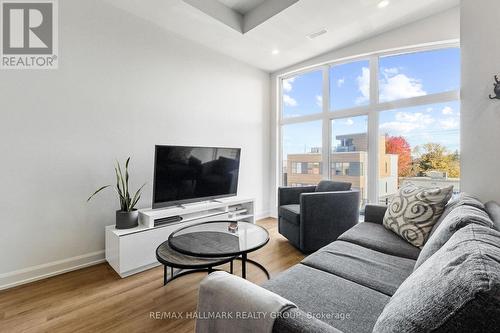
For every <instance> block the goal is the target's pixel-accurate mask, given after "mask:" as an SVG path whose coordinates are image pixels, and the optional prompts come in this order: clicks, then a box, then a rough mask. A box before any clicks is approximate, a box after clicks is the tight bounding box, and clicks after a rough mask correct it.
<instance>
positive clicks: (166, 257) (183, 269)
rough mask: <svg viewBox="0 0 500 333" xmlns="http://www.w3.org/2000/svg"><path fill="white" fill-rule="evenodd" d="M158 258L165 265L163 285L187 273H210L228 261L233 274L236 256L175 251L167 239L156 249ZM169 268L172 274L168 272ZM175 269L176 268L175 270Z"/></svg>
mask: <svg viewBox="0 0 500 333" xmlns="http://www.w3.org/2000/svg"><path fill="white" fill-rule="evenodd" d="M156 259H157V260H158V261H159V262H160V263H161V264H162V265H163V285H164V286H165V285H166V284H167V283H169V282H170V281H172V280H174V279H177V278H178V277H181V276H183V275H186V274H190V273H198V272H207V273H209V274H210V273H212V272H213V271H218V270H219V269H216V268H214V267H215V266H219V265H223V264H225V263H228V262H229V263H230V266H229V267H230V271H229V272H230V273H231V274H232V273H233V260H234V259H235V257H234V256H233V257H224V258H204V257H203V258H202V257H193V256H188V255H185V254H182V253H179V252H177V251H175V250H174V249H172V248H171V247H170V245H169V244H168V241H165V242H163V243H161V244H160V246H158V248H157V249H156ZM169 268H170V275H169V274H168V270H169ZM174 269H176V270H175V271H174Z"/></svg>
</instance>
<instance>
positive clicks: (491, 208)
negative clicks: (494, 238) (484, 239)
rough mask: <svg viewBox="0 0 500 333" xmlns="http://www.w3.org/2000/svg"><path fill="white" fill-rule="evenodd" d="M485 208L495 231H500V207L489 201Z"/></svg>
mask: <svg viewBox="0 0 500 333" xmlns="http://www.w3.org/2000/svg"><path fill="white" fill-rule="evenodd" d="M485 207H486V211H487V212H488V215H489V216H490V218H491V220H492V221H493V224H494V225H495V229H496V230H498V231H500V205H499V204H498V203H496V202H495V201H488V202H487V203H486V205H485Z"/></svg>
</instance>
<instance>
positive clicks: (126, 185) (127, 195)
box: [124, 157, 130, 200]
mask: <svg viewBox="0 0 500 333" xmlns="http://www.w3.org/2000/svg"><path fill="white" fill-rule="evenodd" d="M129 163H130V157H129V158H127V161H126V162H125V189H124V191H125V196H126V197H127V200H129V199H130V194H129V192H128V180H129V174H128V164H129Z"/></svg>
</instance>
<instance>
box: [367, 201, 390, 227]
mask: <svg viewBox="0 0 500 333" xmlns="http://www.w3.org/2000/svg"><path fill="white" fill-rule="evenodd" d="M386 210H387V206H384V205H366V207H365V222H371V223H378V224H382V222H383V221H384V215H385V211H386Z"/></svg>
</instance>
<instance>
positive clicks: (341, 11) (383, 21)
mask: <svg viewBox="0 0 500 333" xmlns="http://www.w3.org/2000/svg"><path fill="white" fill-rule="evenodd" d="M107 1H108V2H109V3H111V4H112V5H114V6H116V7H118V8H121V9H123V10H126V11H128V12H130V13H133V14H134V15H137V16H139V17H142V18H143V19H146V20H148V21H150V22H152V23H154V24H156V25H158V26H160V27H162V28H164V29H166V30H169V31H171V32H174V33H176V34H179V35H181V36H183V37H185V38H187V39H189V40H192V41H194V42H197V43H200V44H203V45H205V46H207V47H209V48H212V49H214V50H216V51H218V52H221V53H224V54H226V55H229V56H231V57H233V58H236V59H239V60H241V61H243V62H246V63H248V64H250V65H253V66H255V67H258V68H261V69H263V70H266V71H270V72H272V71H276V70H278V69H281V68H284V67H288V66H290V65H293V64H295V63H298V62H300V61H303V60H306V59H309V58H311V57H314V56H317V55H319V54H322V53H324V52H327V51H330V50H333V49H336V48H340V47H343V46H346V45H348V44H351V43H354V42H356V41H359V40H362V39H365V38H368V37H371V36H374V35H377V34H379V33H381V32H384V31H387V30H391V29H394V28H397V27H399V26H402V25H405V24H408V23H411V22H414V21H417V20H419V19H422V18H425V17H427V16H430V15H433V14H436V13H439V12H441V11H444V10H446V9H449V8H452V7H455V6H458V4H459V2H460V0H418V1H415V0H391V1H390V5H389V6H387V7H386V8H384V9H379V8H378V7H377V4H378V2H379V0H300V1H298V2H297V3H295V4H293V5H292V6H290V7H288V8H286V9H285V10H283V11H282V12H280V13H278V14H277V15H274V16H272V17H271V18H269V19H268V20H267V21H266V22H264V23H262V24H260V25H258V26H257V27H255V28H254V29H252V30H250V31H249V32H247V33H245V34H242V33H240V32H238V31H236V30H234V29H232V28H230V27H228V26H227V25H225V24H223V23H221V22H220V21H219V20H216V19H214V18H213V17H211V16H209V15H207V14H205V13H203V12H202V11H200V10H198V9H196V8H195V7H193V6H190V5H189V4H187V3H185V2H184V1H182V0H147V1H145V0H107ZM218 1H219V2H221V3H223V4H224V5H225V6H228V7H230V8H231V9H233V10H236V11H238V12H239V11H242V12H244V11H247V12H248V11H251V10H252V9H255V8H256V7H258V6H259V5H261V2H262V1H263V0H247V1H245V0H218ZM266 1H270V0H266ZM323 28H326V29H327V30H328V32H327V33H326V34H323V35H321V36H320V37H318V38H316V39H314V40H310V39H308V38H307V37H306V36H307V35H308V34H310V33H314V32H316V31H318V30H321V29H323ZM436 28H437V29H438V28H439V27H436ZM273 50H279V54H272V51H273Z"/></svg>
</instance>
